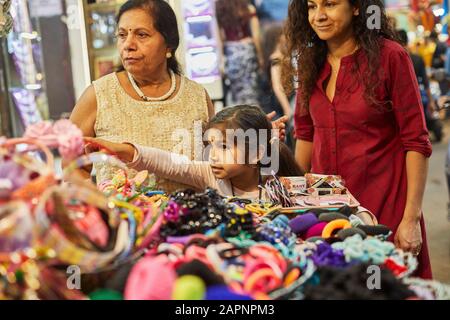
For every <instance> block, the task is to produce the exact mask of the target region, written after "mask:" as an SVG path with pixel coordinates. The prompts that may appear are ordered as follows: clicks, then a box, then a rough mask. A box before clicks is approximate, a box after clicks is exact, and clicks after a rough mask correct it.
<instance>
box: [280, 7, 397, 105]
mask: <svg viewBox="0 0 450 320" xmlns="http://www.w3.org/2000/svg"><path fill="white" fill-rule="evenodd" d="M348 1H349V3H350V5H352V6H353V7H357V8H359V15H358V16H354V17H353V22H352V24H353V32H354V36H355V40H356V43H357V45H358V46H359V47H360V48H361V50H362V51H363V52H364V53H365V55H358V59H355V61H356V63H355V64H354V65H353V70H352V72H353V73H354V74H356V75H357V77H356V80H357V81H358V82H360V83H363V84H364V87H365V88H364V98H365V100H366V101H367V102H368V103H369V104H370V105H375V106H379V105H380V103H381V102H380V101H377V99H376V95H375V90H376V88H377V85H378V84H379V83H380V81H379V80H380V76H381V75H380V72H381V71H379V65H380V51H381V46H382V42H381V41H380V39H382V38H385V39H389V40H394V41H397V35H396V32H395V30H394V28H393V26H392V25H391V23H390V20H389V19H388V17H387V15H386V11H385V8H384V4H383V1H382V0H348ZM372 5H375V6H378V7H379V8H380V9H381V17H380V18H381V28H380V29H378V30H377V29H375V30H371V29H369V28H368V27H367V21H368V19H369V18H370V15H371V13H369V12H370V11H369V10H368V8H369V7H370V6H372ZM368 11H369V12H368ZM285 34H286V41H287V46H288V52H289V53H290V54H289V55H287V57H293V58H295V59H296V60H297V62H298V71H297V70H296V69H295V68H294V67H293V66H292V61H291V60H290V59H289V58H286V59H285V61H284V62H283V69H284V72H283V83H284V86H285V89H286V92H290V93H291V92H293V90H294V86H293V80H292V79H294V77H295V76H297V85H298V88H299V89H300V96H299V102H300V106H301V107H302V108H307V109H308V108H309V99H310V97H311V94H312V90H313V89H314V86H315V84H316V81H317V78H318V75H319V72H320V70H321V69H322V67H323V65H324V63H325V61H326V58H327V53H328V48H327V44H326V41H323V40H321V39H320V38H319V37H318V36H317V34H316V33H315V32H314V30H313V28H312V27H311V25H310V23H309V20H308V0H291V2H290V4H289V17H288V21H287V22H286V26H285ZM362 56H365V57H362ZM362 58H364V59H366V62H367V65H368V68H367V70H366V71H365V72H364V74H362V73H361V72H360V70H359V65H360V64H361V63H362V61H361V59H362Z"/></svg>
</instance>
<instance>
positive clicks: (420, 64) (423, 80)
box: [397, 30, 436, 115]
mask: <svg viewBox="0 0 450 320" xmlns="http://www.w3.org/2000/svg"><path fill="white" fill-rule="evenodd" d="M397 34H398V37H399V40H400V43H401V45H402V46H403V47H404V48H405V49H406V50H407V51H408V53H409V56H410V58H411V61H412V63H413V67H414V72H415V73H416V78H417V82H418V83H419V89H420V95H421V97H422V104H423V107H424V111H425V115H426V114H427V112H429V113H433V112H434V110H435V109H436V105H435V101H434V98H433V96H432V95H431V92H430V81H429V79H428V75H427V70H426V68H425V62H424V61H423V59H422V57H421V56H419V55H418V54H415V53H413V52H411V50H410V49H409V48H408V35H407V33H406V31H405V30H398V31H397ZM427 109H428V110H427Z"/></svg>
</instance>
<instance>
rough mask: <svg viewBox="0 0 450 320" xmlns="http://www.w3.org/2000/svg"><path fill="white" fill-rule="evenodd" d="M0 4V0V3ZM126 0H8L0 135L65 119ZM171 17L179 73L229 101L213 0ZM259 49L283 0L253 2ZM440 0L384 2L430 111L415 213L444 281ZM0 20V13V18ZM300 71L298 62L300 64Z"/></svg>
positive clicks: (448, 51)
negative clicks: (413, 61)
mask: <svg viewBox="0 0 450 320" xmlns="http://www.w3.org/2000/svg"><path fill="white" fill-rule="evenodd" d="M3 2H4V1H0V3H3ZM124 2H125V1H112V0H97V1H95V0H12V1H11V7H10V14H11V17H12V19H13V20H12V21H13V22H12V23H13V25H12V31H11V32H10V33H8V35H5V36H3V37H1V38H0V89H1V90H0V135H6V136H9V137H12V136H20V135H22V133H23V132H24V128H25V127H26V126H28V125H29V124H33V123H36V122H39V121H41V120H45V119H54V120H56V119H60V118H67V117H68V115H69V114H70V112H71V111H72V108H73V106H74V104H75V101H76V100H77V99H78V98H79V97H80V95H81V94H82V92H83V90H84V89H85V88H86V87H87V86H88V85H89V84H90V83H91V82H92V81H93V80H95V79H98V78H99V77H101V76H103V75H105V74H107V73H110V72H112V71H113V70H114V68H115V66H116V65H117V64H118V57H117V55H116V50H115V38H114V32H115V14H116V12H117V10H118V9H119V7H120V5H121V4H123V3H124ZM168 2H169V3H170V5H171V6H172V7H173V8H174V10H175V11H176V13H177V16H178V21H179V28H180V32H181V38H182V39H181V40H182V43H181V46H180V48H179V50H178V52H177V55H178V58H179V60H180V61H181V62H182V65H183V68H184V72H185V74H186V75H187V76H188V77H189V78H191V79H192V80H195V81H197V82H199V83H201V84H202V85H203V86H205V88H207V90H208V92H209V95H210V96H211V98H212V99H213V101H214V103H215V106H216V109H217V110H219V109H220V108H222V107H224V106H227V105H231V104H232V103H233V101H231V100H230V96H229V94H227V83H226V81H225V79H224V77H223V76H222V73H221V72H220V54H219V52H218V41H219V37H218V34H217V19H216V13H215V12H214V7H215V6H214V0H169V1H168ZM249 2H251V3H252V4H253V5H254V6H255V7H256V9H257V14H258V17H259V20H260V26H261V42H262V46H263V47H264V49H265V50H266V51H267V50H269V52H268V54H270V53H271V52H270V51H271V50H272V51H273V50H274V45H273V43H270V42H273V40H271V38H272V36H271V35H272V33H273V32H272V31H273V30H275V29H276V28H280V26H281V25H282V23H283V21H284V20H285V19H286V16H287V10H288V2H289V1H288V0H254V1H249ZM448 2H449V0H434V1H431V0H430V1H428V0H386V1H385V5H386V8H387V11H388V13H389V15H390V17H392V23H393V24H395V27H396V29H397V30H405V31H406V33H407V37H408V47H409V49H410V51H411V53H415V54H418V55H419V56H420V57H421V58H422V59H423V61H424V63H425V66H426V70H427V73H428V76H429V78H430V81H431V82H430V83H431V85H430V89H431V93H432V95H433V98H434V100H435V104H436V108H435V109H434V110H433V112H430V113H429V114H428V115H427V120H428V121H427V125H428V127H429V130H430V135H431V139H432V141H433V149H434V151H433V155H432V157H431V160H430V171H429V175H428V182H427V188H426V194H425V199H424V213H425V217H426V222H427V227H428V230H427V233H428V238H429V246H430V252H431V260H432V266H433V272H434V276H435V278H436V279H437V280H439V281H442V282H446V283H450V220H449V219H450V208H449V206H448V202H449V188H448V186H449V185H448V181H449V180H447V179H448V178H447V175H450V169H446V157H448V155H447V154H448V150H449V149H448V145H449V144H448V142H449V135H450V120H448V119H449V116H450V47H449V45H450V40H449V39H448V29H447V27H448V21H449V20H450V15H449V10H448V8H449V3H448ZM7 22H8V21H7V20H5V17H3V16H2V17H0V24H2V23H3V24H5V23H7ZM436 61H437V62H436ZM299 68H300V70H301V66H299Z"/></svg>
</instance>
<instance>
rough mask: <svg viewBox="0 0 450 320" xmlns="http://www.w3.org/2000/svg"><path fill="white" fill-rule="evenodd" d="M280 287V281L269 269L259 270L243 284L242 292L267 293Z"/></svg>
mask: <svg viewBox="0 0 450 320" xmlns="http://www.w3.org/2000/svg"><path fill="white" fill-rule="evenodd" d="M280 285H281V279H280V278H278V277H277V276H276V274H275V272H274V271H273V270H272V269H270V268H263V269H259V270H257V271H256V272H254V273H252V274H251V275H250V276H249V277H248V278H247V279H245V282H244V290H245V291H246V292H248V293H255V292H258V291H263V292H268V291H271V290H273V289H275V288H277V287H279V286H280Z"/></svg>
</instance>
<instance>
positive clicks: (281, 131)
mask: <svg viewBox="0 0 450 320" xmlns="http://www.w3.org/2000/svg"><path fill="white" fill-rule="evenodd" d="M276 114H277V113H276V112H275V111H272V112H271V113H269V114H267V119H268V120H269V121H271V122H272V128H273V129H277V130H278V138H280V140H281V141H284V139H285V138H286V121H288V120H289V118H288V117H286V116H282V117H280V118H279V119H277V120H275V121H272V119H273V118H274V117H275V116H276Z"/></svg>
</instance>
